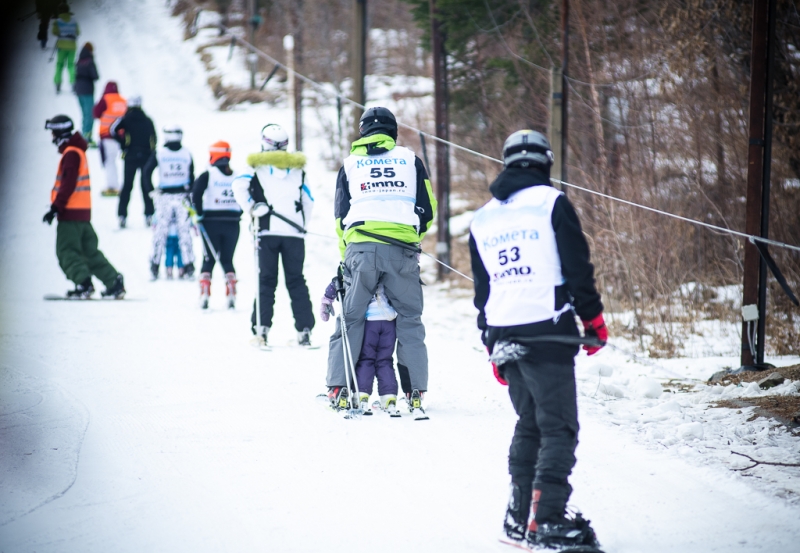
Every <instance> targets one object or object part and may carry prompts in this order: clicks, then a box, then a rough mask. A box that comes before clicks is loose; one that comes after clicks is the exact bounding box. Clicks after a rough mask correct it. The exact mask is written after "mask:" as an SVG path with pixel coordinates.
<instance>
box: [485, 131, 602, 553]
mask: <svg viewBox="0 0 800 553" xmlns="http://www.w3.org/2000/svg"><path fill="white" fill-rule="evenodd" d="M503 162H504V165H505V169H504V170H503V171H502V172H501V173H500V175H499V176H498V177H497V179H496V180H495V181H494V182H493V183H492V184H491V186H490V187H489V191H490V192H491V193H492V196H494V198H493V199H492V200H491V201H489V203H487V204H486V205H485V206H483V207H482V208H481V209H479V210H478V211H476V212H475V216H474V218H473V221H472V224H471V227H470V240H469V245H470V254H471V258H472V272H473V276H474V279H475V306H476V307H477V308H478V310H479V314H478V327H479V328H480V330H481V337H482V339H483V342H484V345H486V347H487V349H488V350H489V352H490V353H492V361H493V362H494V365H495V376H496V377H497V379H498V380H499V381H500V382H501V383H502V384H506V385H508V391H509V395H510V396H511V403H512V404H513V406H514V410H515V411H516V413H517V415H518V416H519V420H518V421H517V424H516V428H515V431H514V437H513V439H512V442H511V448H510V451H509V455H508V470H509V473H510V475H511V498H510V500H509V504H508V510H507V512H506V518H505V524H504V533H505V535H504V537H503V538H502V540H503V541H511V542H512V543H521V542H524V541H527V543H528V545H529V546H531V547H533V548H540V547H545V548H555V549H565V550H569V549H570V548H579V547H581V548H583V549H581V551H595V550H596V549H595V548H597V546H598V543H597V539H596V537H595V534H594V531H593V530H592V528H591V526H589V523H588V521H587V520H585V519H583V518H582V517H581V516H580V514H577V515H576V516H575V517H574V518H568V517H567V516H566V506H567V500H568V499H569V496H570V494H571V492H572V487H571V486H570V485H569V482H568V480H567V478H568V476H569V474H570V473H571V472H572V467H573V466H574V465H575V448H576V446H577V443H578V441H577V438H578V413H577V404H576V389H575V370H574V368H575V360H574V358H575V355H577V354H578V351H579V349H578V348H579V344H580V343H581V341H584V342H585V341H587V340H586V338H590V337H591V338H593V339H594V340H595V342H594V344H593V345H584V349H586V350H587V352H588V354H589V355H593V354H594V353H596V352H597V351H598V350H599V349H600V348H601V347H602V345H603V344H605V341H606V339H607V337H608V333H607V331H606V326H605V323H604V322H603V304H602V303H601V301H600V295H599V294H598V293H597V290H596V288H595V283H594V267H593V266H592V264H591V263H590V261H589V246H588V244H587V242H586V239H585V238H584V236H583V232H582V230H581V225H580V222H579V220H578V216H577V214H576V213H575V210H574V208H573V207H572V204H570V202H569V200H567V197H566V196H565V195H564V194H563V193H562V192H559V191H558V190H556V189H555V188H553V187H552V186H551V185H550V167H551V165H552V164H553V153H552V151H551V150H550V144H549V142H548V141H547V139H546V138H545V137H544V135H542V134H541V133H538V132H535V131H531V130H522V131H518V132H515V133H513V134H512V135H511V136H509V137H508V139H507V140H506V142H505V144H504V146H503ZM573 310H574V312H575V313H577V315H578V317H580V319H581V320H582V321H583V326H584V327H585V329H586V332H585V334H586V336H585V337H584V338H582V337H581V336H580V334H579V332H578V327H577V325H576V323H575V317H574V315H573ZM502 352H507V353H506V355H504V356H502V357H501V356H500V355H499V354H500V353H502Z"/></svg>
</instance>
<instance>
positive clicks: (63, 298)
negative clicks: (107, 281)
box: [44, 294, 136, 301]
mask: <svg viewBox="0 0 800 553" xmlns="http://www.w3.org/2000/svg"><path fill="white" fill-rule="evenodd" d="M123 299H124V300H125V301H132V300H134V299H136V298H126V297H125V296H124V295H123V296H121V297H116V296H100V297H97V298H94V297H92V296H88V297H85V296H67V295H62V294H45V295H44V300H45V301H117V300H123Z"/></svg>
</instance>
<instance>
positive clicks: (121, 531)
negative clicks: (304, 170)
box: [0, 0, 800, 553]
mask: <svg viewBox="0 0 800 553" xmlns="http://www.w3.org/2000/svg"><path fill="white" fill-rule="evenodd" d="M73 4H74V8H73V9H74V11H75V12H76V16H77V18H78V20H79V21H80V25H81V28H82V31H83V38H85V39H88V40H91V41H92V42H93V43H94V45H95V49H96V53H97V54H96V59H97V63H98V67H99V70H100V73H101V76H102V78H103V81H101V83H100V86H101V87H102V85H103V84H104V82H105V80H106V79H114V80H116V81H118V82H119V84H120V89H121V92H122V94H123V95H127V94H132V93H139V94H141V95H142V97H143V107H144V109H145V111H147V112H148V113H149V114H150V115H151V116H152V117H153V119H154V120H155V122H156V125H157V128H158V129H160V128H161V127H163V126H164V125H166V124H167V123H171V122H176V123H178V124H180V125H181V126H182V127H183V129H184V136H185V143H186V145H187V146H188V147H189V148H190V149H191V150H192V151H193V152H194V154H195V160H196V164H197V166H198V172H199V171H201V170H202V168H203V166H204V160H205V159H206V158H205V156H206V148H207V147H208V145H209V144H211V143H213V142H214V141H216V140H220V139H224V140H227V141H229V142H231V144H232V146H233V152H234V154H233V165H234V167H236V168H240V169H243V168H244V159H245V156H246V154H247V153H249V152H252V151H255V150H256V149H257V148H258V134H259V131H260V128H261V127H262V126H263V125H264V124H265V123H267V122H278V123H281V124H283V125H285V126H287V127H289V128H291V122H292V120H291V118H290V114H289V113H288V112H287V111H286V109H285V108H270V107H269V106H265V105H255V106H249V107H239V108H237V109H234V110H231V111H228V112H219V111H217V110H216V101H215V100H214V99H213V97H212V95H211V93H210V91H209V90H208V86H207V84H206V74H205V72H204V69H203V66H202V64H201V62H200V61H199V59H198V56H197V54H196V53H195V52H194V46H193V45H192V44H190V43H187V42H183V41H182V35H183V32H182V29H181V28H180V27H179V22H178V20H176V19H172V18H170V17H169V14H168V11H167V8H166V7H165V5H164V2H163V0H85V1H84V2H82V3H73ZM15 32H16V33H17V36H15V37H14V44H15V50H14V51H13V52H9V53H7V54H6V55H8V56H9V57H10V58H11V59H13V66H12V74H11V75H10V76H9V77H10V78H9V79H8V80H7V82H8V83H11V85H12V86H13V89H11V90H10V91H9V90H6V91H4V95H5V99H4V102H3V105H2V106H1V108H2V110H1V111H2V113H3V128H4V132H7V133H13V136H14V139H15V140H14V143H13V147H9V148H6V149H4V150H3V151H2V152H0V158H2V163H1V164H0V166H2V167H3V168H4V169H5V175H4V178H5V182H3V183H2V189H0V225H1V226H2V232H0V551H2V552H4V553H5V552H29V551H37V552H40V553H41V552H50V551H52V552H64V551H80V552H92V551H103V552H106V551H136V552H140V551H245V550H248V551H281V552H286V551H298V552H312V551H330V550H339V549H343V548H345V547H354V548H376V549H380V550H382V551H391V552H394V551H397V552H400V551H415V552H416V553H421V552H427V551H430V552H442V551H445V552H450V551H453V552H456V551H458V552H463V551H476V552H477V551H482V552H485V551H498V552H499V551H503V547H504V546H502V545H500V544H499V543H497V541H496V536H497V534H498V531H499V529H500V526H501V522H502V516H503V513H504V509H505V503H506V500H507V491H508V490H507V484H508V477H507V474H506V456H507V451H508V445H509V442H510V437H511V433H512V431H513V426H514V421H515V416H514V413H513V411H512V409H511V405H510V402H509V401H508V398H507V395H506V390H505V389H504V388H503V387H501V386H499V385H498V384H497V383H496V382H495V380H494V378H493V377H492V375H491V369H490V368H489V366H488V364H487V363H486V359H485V357H486V356H485V354H484V353H483V352H482V351H481V348H480V341H479V340H478V334H477V331H476V330H475V328H474V314H475V313H474V309H473V308H472V306H471V302H470V297H469V295H468V294H466V293H465V292H463V291H459V290H450V289H448V288H447V287H443V286H433V285H431V286H428V287H426V289H425V293H426V312H425V316H424V321H425V323H426V326H427V335H428V339H427V343H428V347H429V355H430V359H431V371H430V372H431V380H430V391H429V393H428V395H427V397H426V403H427V405H428V407H429V412H430V415H431V420H430V421H428V422H413V421H412V420H411V419H410V418H409V417H405V418H401V419H400V420H396V419H389V418H386V417H381V416H373V417H371V418H364V419H362V420H356V421H346V420H343V419H341V418H339V417H338V416H336V415H334V414H332V413H331V412H329V411H326V410H325V409H323V408H320V407H319V405H318V403H317V401H316V400H315V395H316V394H317V393H319V392H321V391H323V389H324V378H325V366H326V363H325V359H326V350H325V348H324V347H323V348H322V349H319V350H312V351H300V350H298V349H297V348H292V347H277V348H276V349H275V350H274V351H272V352H269V353H266V352H261V351H258V350H256V349H254V348H252V347H251V346H250V345H249V341H250V335H249V309H248V308H247V307H248V303H249V300H250V298H252V294H253V289H254V288H253V272H254V271H253V250H252V245H251V242H250V241H249V240H248V237H247V227H246V224H244V223H243V225H242V231H243V234H242V238H241V240H240V243H239V248H238V250H237V254H236V257H235V263H236V266H237V272H238V274H239V278H240V286H239V290H240V302H239V303H240V306H239V308H238V309H237V310H235V311H232V312H231V311H227V310H224V309H223V286H222V279H221V278H220V276H221V275H220V274H219V272H217V273H216V274H215V280H214V283H213V284H212V294H213V295H212V297H211V309H210V310H209V311H208V312H201V311H200V309H199V308H198V307H197V303H196V300H197V284H196V282H195V283H187V282H179V281H172V282H170V281H164V280H160V281H157V282H152V283H151V282H149V280H148V270H147V269H148V262H147V255H148V251H149V247H150V232H149V230H148V229H146V228H145V226H144V217H143V216H142V215H141V213H142V202H141V198H140V197H139V196H138V194H139V189H138V185H137V188H136V190H135V191H134V195H133V200H132V202H131V208H130V214H131V216H130V219H129V228H128V229H127V230H124V231H119V230H118V229H117V225H116V216H115V214H116V203H117V202H116V201H115V200H113V199H107V198H103V197H101V196H100V195H99V190H100V189H101V188H102V185H103V182H104V177H103V172H102V170H101V167H100V161H99V155H98V153H97V151H96V150H92V151H90V153H89V160H90V166H91V173H92V177H93V179H94V187H93V190H94V192H93V193H94V197H93V201H94V209H93V224H94V226H95V229H96V230H97V232H98V235H99V236H100V247H101V249H102V250H103V251H104V252H105V253H106V255H107V257H108V258H109V259H110V261H111V262H112V263H113V264H114V265H115V266H116V267H117V268H118V269H119V270H120V271H121V272H122V273H124V275H125V279H126V287H127V289H128V297H129V298H130V301H128V300H126V301H122V302H81V303H71V302H44V301H42V296H43V295H44V294H46V293H53V292H62V291H64V290H66V289H68V288H70V287H71V285H70V283H68V282H67V281H66V280H65V278H64V277H63V274H62V273H61V271H60V269H59V267H58V264H57V262H56V258H55V253H54V249H55V248H54V246H55V229H54V228H52V227H48V226H47V225H44V224H42V223H41V222H40V221H41V217H42V215H43V214H44V213H45V212H46V211H47V208H48V200H49V190H50V188H51V186H52V182H53V176H54V173H55V170H56V165H57V162H58V155H57V153H56V151H55V148H54V147H53V145H52V144H50V136H49V133H47V132H46V131H44V130H43V127H44V121H45V119H47V118H48V117H52V116H53V115H55V114H57V113H62V112H63V113H67V114H69V115H70V116H72V117H73V118H74V119H75V120H76V122H78V121H79V119H80V118H79V112H78V104H77V101H76V99H75V98H74V97H73V96H71V95H70V94H68V93H64V94H61V95H60V96H56V95H55V94H54V91H53V85H52V69H53V66H52V64H50V65H48V63H47V57H48V55H49V52H43V51H41V50H40V49H39V47H38V44H37V43H36V42H35V40H34V36H35V33H36V21H35V20H34V19H30V20H28V21H27V22H26V23H24V24H20V25H18V28H17V29H16V30H15ZM373 97H374V96H373ZM390 107H392V106H390ZM399 116H400V118H401V120H402V117H403V113H402V112H400V113H399ZM307 124H308V126H307V128H306V129H305V136H306V144H305V150H306V153H307V154H308V155H309V159H310V164H309V167H308V173H309V182H310V186H311V190H312V193H313V195H314V197H315V199H316V203H317V207H316V210H315V212H314V215H313V218H312V220H311V230H312V231H313V232H315V233H318V234H323V235H328V236H331V235H332V234H333V230H332V218H333V216H332V201H333V188H334V179H335V173H334V172H332V171H331V170H330V167H328V166H327V164H326V163H323V162H322V161H321V157H322V156H320V155H319V154H318V152H329V151H330V146H329V144H328V141H327V140H326V137H325V136H324V135H323V133H322V132H321V130H320V128H319V127H318V126H316V124H315V122H314V120H313V119H312V118H307ZM290 134H291V133H290ZM196 252H197V253H198V254H199V253H200V246H199V243H196ZM337 260H338V252H337V249H336V247H335V242H333V241H332V240H328V239H326V238H322V237H318V236H314V237H310V238H309V239H308V241H307V268H306V276H307V280H308V283H309V287H310V290H311V293H312V297H313V298H314V299H316V298H318V297H320V296H321V294H322V292H323V289H324V287H325V285H326V284H327V282H328V281H329V279H330V277H331V275H332V274H333V271H334V269H335V267H336V263H337ZM217 271H218V270H217ZM281 286H282V285H281ZM331 330H332V324H331V323H328V324H325V323H322V322H319V323H318V325H317V327H316V329H315V331H314V338H315V341H316V342H318V343H321V344H325V343H326V341H327V337H328V335H329V333H330V332H331ZM293 338H294V329H293V328H292V324H291V315H290V309H289V302H288V298H287V295H286V293H285V291H284V290H283V288H279V293H278V301H277V306H276V322H275V325H274V327H273V331H272V333H271V334H270V339H271V341H272V342H273V343H275V344H279V345H282V344H288V343H289V342H291V341H292V339H293ZM616 343H618V344H619V345H622V344H620V343H619V342H616ZM773 362H775V363H776V364H778V365H788V364H793V363H797V362H798V359H797V358H794V359H788V358H784V359H779V360H773ZM726 365H727V366H735V365H736V359H734V358H731V357H712V358H695V359H671V360H665V361H659V362H658V363H657V364H650V363H645V362H636V361H634V360H632V359H630V358H629V357H627V356H625V355H624V354H622V353H620V352H619V351H615V350H611V349H609V348H606V350H604V351H603V352H601V353H600V354H598V355H597V356H596V358H591V359H589V358H586V357H585V356H581V357H579V358H578V367H577V374H578V378H579V404H580V411H581V436H580V440H581V443H580V446H579V448H578V453H577V456H578V464H577V466H576V468H575V471H574V475H573V479H572V483H573V486H574V488H575V493H574V495H573V498H572V502H573V504H574V505H575V506H577V507H579V508H580V509H581V510H583V512H584V513H585V514H586V515H587V516H588V518H590V519H591V520H592V522H593V525H594V527H595V528H596V530H597V532H598V535H599V538H600V540H601V542H602V543H603V545H604V548H605V549H606V550H607V552H608V553H638V552H642V551H647V552H662V551H663V552H673V551H674V552H681V553H706V552H709V551H724V552H751V551H765V552H767V551H769V552H786V553H789V552H796V551H798V543H800V525H798V523H797V521H798V517H799V516H800V499H799V498H800V469H797V468H788V467H776V466H763V465H762V466H759V467H757V468H756V469H752V470H748V471H734V470H732V469H736V468H743V467H745V466H747V464H746V460H744V458H742V457H739V456H736V455H732V454H731V453H730V452H731V451H737V452H739V453H745V454H748V455H751V456H753V457H754V458H757V459H760V460H765V461H774V462H784V463H797V462H798V460H800V440H799V439H798V438H797V437H795V436H792V435H791V434H790V433H788V432H787V431H786V430H785V429H783V428H778V427H776V425H775V424H773V423H770V422H768V421H765V420H764V419H755V420H749V419H750V418H751V417H750V411H749V410H746V409H745V410H742V411H741V412H739V413H737V412H736V411H733V410H719V409H708V408H707V407H708V402H709V401H713V400H714V399H718V398H720V397H735V396H741V395H743V394H762V393H763V392H761V391H758V390H753V389H744V388H742V389H722V388H710V387H700V389H699V391H697V392H694V393H678V392H679V390H680V388H679V387H677V386H672V387H671V389H672V390H673V391H674V393H673V392H669V391H663V390H662V387H661V384H662V383H666V382H668V381H669V380H670V379H676V380H675V381H674V382H673V384H678V383H698V382H701V381H704V380H705V379H706V378H708V376H709V375H710V374H711V373H712V372H714V371H715V370H717V369H719V368H721V367H723V366H726ZM782 391H783V392H784V393H797V385H796V384H785V385H784V389H782ZM720 392H721V393H720ZM351 543H352V545H349V544H351Z"/></svg>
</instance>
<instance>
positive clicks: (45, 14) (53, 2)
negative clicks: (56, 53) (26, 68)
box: [36, 0, 61, 50]
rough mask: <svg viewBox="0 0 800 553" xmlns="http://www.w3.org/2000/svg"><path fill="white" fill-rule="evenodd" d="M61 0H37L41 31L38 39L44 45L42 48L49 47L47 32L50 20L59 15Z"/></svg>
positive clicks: (37, 35)
mask: <svg viewBox="0 0 800 553" xmlns="http://www.w3.org/2000/svg"><path fill="white" fill-rule="evenodd" d="M60 3H61V2H60V0H36V14H37V15H38V16H39V32H38V33H37V34H36V40H38V41H39V44H41V45H42V50H44V49H45V48H47V33H48V31H49V29H48V27H49V26H50V20H51V19H52V18H54V17H56V16H57V15H58V6H59V4H60Z"/></svg>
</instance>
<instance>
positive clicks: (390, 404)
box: [379, 394, 400, 418]
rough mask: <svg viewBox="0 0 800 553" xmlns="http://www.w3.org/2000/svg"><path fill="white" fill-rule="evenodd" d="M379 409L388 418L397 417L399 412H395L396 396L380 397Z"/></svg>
mask: <svg viewBox="0 0 800 553" xmlns="http://www.w3.org/2000/svg"><path fill="white" fill-rule="evenodd" d="M379 405H380V407H381V409H382V410H383V411H384V412H385V413H387V414H388V415H389V416H390V417H395V418H396V417H399V416H400V411H398V410H397V396H396V395H394V394H387V395H384V396H381V401H380V404H379Z"/></svg>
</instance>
